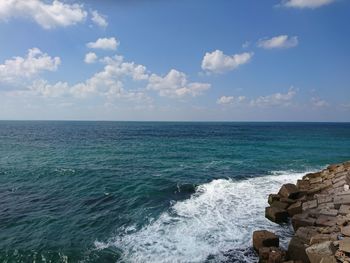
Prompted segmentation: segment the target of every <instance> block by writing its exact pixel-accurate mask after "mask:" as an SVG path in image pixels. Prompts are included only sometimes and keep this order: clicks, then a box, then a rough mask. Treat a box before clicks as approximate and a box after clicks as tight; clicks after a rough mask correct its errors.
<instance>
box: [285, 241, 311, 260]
mask: <svg viewBox="0 0 350 263" xmlns="http://www.w3.org/2000/svg"><path fill="white" fill-rule="evenodd" d="M306 247H307V246H306V245H305V244H304V243H303V241H302V240H301V239H300V238H299V237H296V236H294V237H292V239H291V240H290V242H289V245H288V250H287V257H288V259H291V260H301V261H302V262H304V263H308V262H310V261H309V258H308V256H307V255H306V252H305V249H306Z"/></svg>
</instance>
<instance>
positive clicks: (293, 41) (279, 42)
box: [258, 35, 299, 49]
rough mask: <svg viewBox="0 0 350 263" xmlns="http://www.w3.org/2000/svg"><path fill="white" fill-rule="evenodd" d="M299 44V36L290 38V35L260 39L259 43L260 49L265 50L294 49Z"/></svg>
mask: <svg viewBox="0 0 350 263" xmlns="http://www.w3.org/2000/svg"><path fill="white" fill-rule="evenodd" d="M298 44H299V40H298V37H297V36H293V37H289V36H288V35H280V36H276V37H272V38H270V39H260V40H259V41H258V47H261V48H264V49H274V48H292V47H296V46H297V45H298Z"/></svg>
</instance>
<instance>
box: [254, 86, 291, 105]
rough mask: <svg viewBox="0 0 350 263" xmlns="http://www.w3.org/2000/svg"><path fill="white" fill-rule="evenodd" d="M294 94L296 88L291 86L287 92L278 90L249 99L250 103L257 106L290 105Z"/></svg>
mask: <svg viewBox="0 0 350 263" xmlns="http://www.w3.org/2000/svg"><path fill="white" fill-rule="evenodd" d="M295 95H296V90H295V89H294V88H293V87H291V88H290V89H289V90H288V92H287V93H280V92H278V93H274V94H271V95H267V96H260V97H258V98H256V99H253V100H251V101H250V105H251V106H258V107H271V106H290V105H291V102H292V100H293V98H294V96H295Z"/></svg>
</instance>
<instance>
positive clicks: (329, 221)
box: [315, 215, 337, 226]
mask: <svg viewBox="0 0 350 263" xmlns="http://www.w3.org/2000/svg"><path fill="white" fill-rule="evenodd" d="M315 224H316V226H334V225H336V224H337V218H336V217H335V216H324V215H320V216H319V217H318V218H317V219H316V222H315Z"/></svg>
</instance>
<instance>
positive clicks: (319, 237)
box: [310, 234, 337, 245]
mask: <svg viewBox="0 0 350 263" xmlns="http://www.w3.org/2000/svg"><path fill="white" fill-rule="evenodd" d="M336 240H337V235H336V234H332V235H330V234H316V235H314V236H313V237H311V239H310V245H313V244H317V243H322V242H325V241H336Z"/></svg>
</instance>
